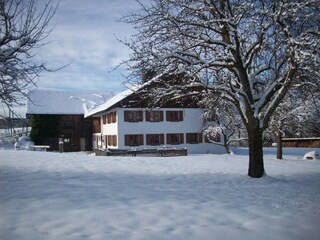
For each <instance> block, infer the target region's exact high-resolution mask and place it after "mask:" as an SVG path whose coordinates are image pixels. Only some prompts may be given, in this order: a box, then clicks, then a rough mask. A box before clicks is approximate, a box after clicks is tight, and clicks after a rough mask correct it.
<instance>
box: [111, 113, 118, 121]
mask: <svg viewBox="0 0 320 240" xmlns="http://www.w3.org/2000/svg"><path fill="white" fill-rule="evenodd" d="M112 122H113V123H116V122H117V112H113V114H112Z"/></svg>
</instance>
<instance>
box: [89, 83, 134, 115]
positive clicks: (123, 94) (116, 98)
mask: <svg viewBox="0 0 320 240" xmlns="http://www.w3.org/2000/svg"><path fill="white" fill-rule="evenodd" d="M134 91H135V90H133V89H127V90H125V91H123V92H121V93H118V94H116V95H115V96H113V97H112V98H110V99H109V100H107V101H106V102H105V103H103V104H101V105H100V106H98V107H96V108H94V109H93V110H91V111H89V112H87V113H86V114H85V117H89V116H92V115H94V114H97V113H99V112H102V111H105V110H108V109H109V108H111V107H112V106H114V105H115V104H117V103H118V102H120V101H121V100H123V99H125V98H126V97H128V96H130V95H131V94H132V93H134Z"/></svg>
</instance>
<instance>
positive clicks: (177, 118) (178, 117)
mask: <svg viewBox="0 0 320 240" xmlns="http://www.w3.org/2000/svg"><path fill="white" fill-rule="evenodd" d="M166 120H167V121H168V122H181V121H183V111H167V112H166Z"/></svg>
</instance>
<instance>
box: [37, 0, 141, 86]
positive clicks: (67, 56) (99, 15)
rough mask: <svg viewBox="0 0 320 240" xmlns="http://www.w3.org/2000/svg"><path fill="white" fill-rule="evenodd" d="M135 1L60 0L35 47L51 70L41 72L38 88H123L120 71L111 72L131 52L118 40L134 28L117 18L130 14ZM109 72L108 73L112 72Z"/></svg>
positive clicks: (133, 9) (130, 33) (130, 32)
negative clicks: (48, 29) (42, 42)
mask: <svg viewBox="0 0 320 240" xmlns="http://www.w3.org/2000/svg"><path fill="white" fill-rule="evenodd" d="M138 8H139V5H138V4H137V3H136V1H134V0H61V3H60V5H59V8H58V10H57V13H56V14H55V16H54V18H53V20H52V23H53V24H55V28H54V29H53V32H52V33H51V34H50V36H49V37H48V38H47V39H46V41H47V42H50V43H49V44H47V45H45V46H43V47H42V48H41V49H38V54H37V58H40V59H44V60H45V61H46V62H47V67H49V68H59V67H61V66H63V65H66V64H68V63H71V64H70V65H69V66H67V67H65V68H63V69H61V70H59V71H56V72H52V73H47V72H43V73H42V74H41V76H40V79H39V81H38V83H37V85H38V87H41V88H52V89H62V90H98V91H113V92H119V91H121V90H123V89H124V86H123V84H122V82H123V81H124V77H123V75H122V74H125V73H126V72H125V71H124V69H118V70H116V71H111V70H112V69H113V68H114V67H115V66H117V65H118V64H119V63H120V62H121V61H122V60H124V59H126V58H127V57H128V56H129V49H128V48H127V47H126V46H124V45H123V44H122V43H120V42H119V41H118V40H117V37H118V38H119V39H125V38H130V36H131V35H132V33H133V32H134V30H133V27H132V26H131V25H129V24H125V23H122V22H120V21H119V19H120V18H121V17H122V16H124V15H127V14H129V13H130V12H134V11H135V10H137V9H138ZM110 71H111V72H110Z"/></svg>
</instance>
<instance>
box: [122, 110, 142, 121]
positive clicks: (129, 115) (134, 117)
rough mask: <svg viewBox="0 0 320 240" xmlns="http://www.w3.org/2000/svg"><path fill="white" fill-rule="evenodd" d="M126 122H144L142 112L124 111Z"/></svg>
mask: <svg viewBox="0 0 320 240" xmlns="http://www.w3.org/2000/svg"><path fill="white" fill-rule="evenodd" d="M124 121H125V122H141V121H143V115H142V111H124Z"/></svg>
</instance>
